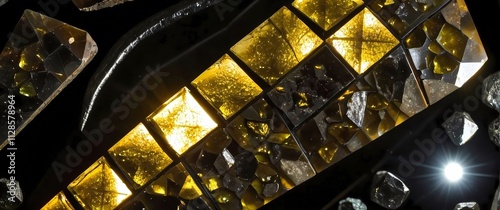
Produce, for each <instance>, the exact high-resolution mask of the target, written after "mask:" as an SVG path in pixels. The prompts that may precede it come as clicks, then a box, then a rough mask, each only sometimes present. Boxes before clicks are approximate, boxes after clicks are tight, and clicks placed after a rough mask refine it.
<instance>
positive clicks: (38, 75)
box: [0, 10, 97, 148]
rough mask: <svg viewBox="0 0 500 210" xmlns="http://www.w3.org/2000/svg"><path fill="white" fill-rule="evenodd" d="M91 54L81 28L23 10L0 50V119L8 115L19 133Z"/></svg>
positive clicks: (2, 127) (3, 127)
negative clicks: (0, 50)
mask: <svg viewBox="0 0 500 210" xmlns="http://www.w3.org/2000/svg"><path fill="white" fill-rule="evenodd" d="M96 53H97V46H96V43H95V42H94V40H93V39H92V38H91V37H90V35H89V34H88V33H87V32H86V31H83V30H81V29H78V28H75V27H73V26H70V25H68V24H66V23H63V22H61V21H59V20H56V19H53V18H50V17H47V16H44V15H42V14H40V13H37V12H34V11H31V10H25V11H24V13H23V15H22V17H21V19H20V20H19V22H18V23H17V25H16V27H15V28H14V30H13V32H12V34H11V37H10V39H9V40H8V42H7V44H6V46H5V48H4V49H3V51H2V52H1V53H0V118H2V119H7V116H9V117H8V118H9V120H12V121H13V122H15V125H16V132H15V133H16V134H17V133H19V132H20V131H21V130H22V129H23V128H24V127H25V126H26V125H27V124H28V123H29V122H30V121H31V120H33V118H34V117H36V116H37V115H38V113H40V112H41V111H42V109H44V108H45V107H46V106H47V105H48V104H49V103H50V102H51V101H52V99H54V98H55V97H56V96H57V95H58V93H59V92H61V90H62V89H64V88H65V87H66V86H67V85H68V84H69V83H70V82H71V81H72V80H73V79H74V78H75V77H76V76H77V75H78V74H79V73H80V72H81V71H82V70H83V68H84V67H85V66H86V65H87V64H88V63H89V62H90V61H91V60H92V59H93V58H94V56H95V55H96ZM8 102H10V103H8ZM8 105H12V106H8ZM6 125H7V123H2V124H1V125H0V131H1V132H0V141H4V140H5V139H7V128H6ZM3 143H4V144H5V143H6V142H3ZM2 147H3V144H2V146H0V148H2Z"/></svg>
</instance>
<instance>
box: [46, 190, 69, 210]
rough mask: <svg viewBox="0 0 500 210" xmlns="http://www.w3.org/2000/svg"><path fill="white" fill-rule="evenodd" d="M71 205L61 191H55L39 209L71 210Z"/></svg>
mask: <svg viewBox="0 0 500 210" xmlns="http://www.w3.org/2000/svg"><path fill="white" fill-rule="evenodd" d="M73 209H74V208H73V206H71V203H69V201H68V199H67V198H66V196H65V195H64V193H63V192H59V193H57V195H56V196H54V197H53V198H52V199H50V201H49V202H48V203H47V204H45V206H43V207H42V209H41V210H73Z"/></svg>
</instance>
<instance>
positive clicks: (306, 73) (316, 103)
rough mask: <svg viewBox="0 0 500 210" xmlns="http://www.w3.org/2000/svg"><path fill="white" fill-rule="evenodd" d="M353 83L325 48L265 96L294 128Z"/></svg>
mask: <svg viewBox="0 0 500 210" xmlns="http://www.w3.org/2000/svg"><path fill="white" fill-rule="evenodd" d="M352 80H354V77H353V76H352V75H351V73H349V71H348V70H347V69H346V68H345V67H344V66H343V65H342V64H341V62H340V61H339V60H338V59H337V58H335V56H334V55H333V54H332V53H331V52H330V50H329V49H328V48H327V47H325V48H323V49H321V50H320V52H319V53H318V54H316V55H314V56H313V57H312V58H311V59H310V60H309V61H307V62H306V63H305V64H303V65H302V66H301V67H299V68H297V69H295V70H294V71H293V72H291V73H290V74H289V75H287V76H286V77H285V78H284V79H283V80H282V81H280V82H279V83H278V84H277V86H276V87H275V88H274V89H273V90H271V91H269V93H268V96H269V98H271V100H272V101H273V103H274V104H275V105H276V106H277V107H279V108H280V109H281V110H282V111H283V112H284V113H285V114H286V116H287V117H288V119H290V121H292V123H294V124H296V125H297V124H298V123H300V122H302V121H303V120H304V119H305V118H307V117H309V116H310V115H311V114H312V113H314V112H315V111H316V110H317V109H318V108H320V107H321V106H323V105H324V104H325V103H326V102H327V101H328V100H329V99H330V98H331V97H332V96H334V95H335V94H337V93H338V92H339V91H340V90H341V89H342V88H344V87H345V86H346V85H347V84H349V82H351V81H352Z"/></svg>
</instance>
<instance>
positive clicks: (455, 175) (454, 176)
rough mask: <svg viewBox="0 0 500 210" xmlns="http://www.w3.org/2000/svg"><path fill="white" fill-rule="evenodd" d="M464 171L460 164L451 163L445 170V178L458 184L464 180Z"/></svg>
mask: <svg viewBox="0 0 500 210" xmlns="http://www.w3.org/2000/svg"><path fill="white" fill-rule="evenodd" d="M462 175H463V169H462V166H460V165H459V164H458V163H454V162H452V163H449V164H448V165H446V167H445V168H444V176H445V177H446V179H448V181H450V182H456V181H458V180H460V179H461V178H462Z"/></svg>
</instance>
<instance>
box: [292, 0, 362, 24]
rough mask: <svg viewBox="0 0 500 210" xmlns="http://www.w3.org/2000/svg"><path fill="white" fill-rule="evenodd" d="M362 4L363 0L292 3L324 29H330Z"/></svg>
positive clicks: (318, 0) (302, 1)
mask: <svg viewBox="0 0 500 210" xmlns="http://www.w3.org/2000/svg"><path fill="white" fill-rule="evenodd" d="M361 5H363V1H362V0H295V1H293V3H292V6H294V7H295V8H297V9H298V10H300V11H301V12H302V13H304V14H305V15H306V16H307V17H308V18H309V19H311V20H312V21H314V22H315V23H316V24H318V25H319V26H320V27H321V28H323V30H330V28H332V27H333V26H334V25H335V24H337V23H338V22H339V21H341V20H342V19H344V18H345V17H346V16H347V15H348V14H349V13H351V12H352V11H353V10H354V9H356V8H358V7H359V6H361Z"/></svg>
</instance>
